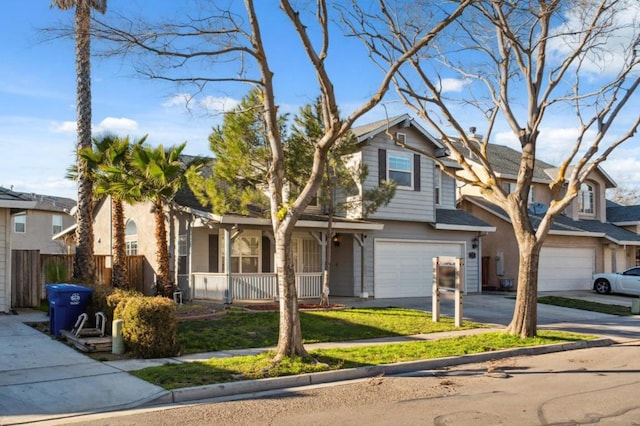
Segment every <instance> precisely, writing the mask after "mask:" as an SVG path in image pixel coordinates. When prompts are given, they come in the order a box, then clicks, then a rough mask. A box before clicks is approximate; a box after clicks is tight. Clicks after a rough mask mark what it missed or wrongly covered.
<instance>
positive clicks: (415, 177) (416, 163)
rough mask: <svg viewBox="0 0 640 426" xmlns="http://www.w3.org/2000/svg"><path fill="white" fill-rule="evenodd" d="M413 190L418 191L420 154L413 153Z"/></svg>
mask: <svg viewBox="0 0 640 426" xmlns="http://www.w3.org/2000/svg"><path fill="white" fill-rule="evenodd" d="M413 190H414V191H420V154H413Z"/></svg>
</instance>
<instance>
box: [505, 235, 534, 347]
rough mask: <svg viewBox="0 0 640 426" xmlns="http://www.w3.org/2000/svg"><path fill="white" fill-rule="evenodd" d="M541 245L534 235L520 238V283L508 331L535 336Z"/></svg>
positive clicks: (523, 335)
mask: <svg viewBox="0 0 640 426" xmlns="http://www.w3.org/2000/svg"><path fill="white" fill-rule="evenodd" d="M540 248H541V245H540V244H538V243H536V242H535V236H534V235H527V236H526V237H525V238H522V237H521V238H518V249H519V252H520V259H519V262H520V263H519V266H518V285H517V287H516V288H517V294H516V305H515V308H514V311H513V318H512V320H511V323H510V324H509V326H508V327H507V332H508V333H510V334H513V335H516V336H520V337H535V336H536V334H537V323H538V309H537V307H538V264H539V260H540Z"/></svg>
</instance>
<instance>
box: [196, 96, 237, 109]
mask: <svg viewBox="0 0 640 426" xmlns="http://www.w3.org/2000/svg"><path fill="white" fill-rule="evenodd" d="M239 103H240V101H238V100H236V99H233V98H230V97H228V96H226V97H215V96H206V97H205V98H204V99H202V100H201V101H200V102H199V104H200V105H201V106H202V107H203V108H204V109H206V110H207V111H209V112H228V111H231V110H232V109H234V108H235V107H237V106H238V104H239Z"/></svg>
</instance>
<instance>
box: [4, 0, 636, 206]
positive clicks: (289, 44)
mask: <svg viewBox="0 0 640 426" xmlns="http://www.w3.org/2000/svg"><path fill="white" fill-rule="evenodd" d="M257 3H260V6H263V5H267V4H271V3H272V2H268V3H266V2H265V3H262V2H257ZM49 4H50V2H49V0H45V1H33V0H28V1H21V2H15V1H14V2H7V4H5V5H3V13H2V14H0V26H1V28H2V33H3V35H4V41H5V42H4V43H3V52H2V54H3V59H2V65H0V144H2V147H3V148H4V149H3V153H4V155H3V158H2V160H1V161H0V164H2V167H0V186H4V187H12V186H13V189H14V190H16V191H23V192H37V193H43V194H49V195H58V196H64V197H70V198H76V189H75V185H74V183H73V182H71V181H69V180H67V179H65V178H64V175H65V172H66V169H67V167H68V166H69V165H71V164H72V163H73V161H74V152H73V151H74V147H75V143H76V135H75V119H76V109H75V93H76V86H75V62H74V61H75V59H74V43H73V41H72V40H54V41H48V42H43V41H42V38H43V36H42V34H41V33H39V31H38V29H39V28H44V27H51V26H56V25H59V24H60V23H61V22H65V21H66V22H71V20H72V18H73V12H72V11H66V12H62V11H60V10H58V9H50V8H49ZM183 4H184V3H183V2H158V1H153V2H152V1H150V0H129V1H127V0H112V1H109V2H108V4H107V6H108V8H107V13H122V14H125V15H126V14H128V13H130V11H131V10H135V11H136V12H138V13H141V14H149V13H158V14H163V13H169V14H171V13H175V12H176V11H175V10H169V9H168V8H171V7H174V8H175V7H176V5H178V6H180V5H183ZM36 8H37V9H38V10H37V11H36V10H35V9H36ZM264 25H265V26H266V27H267V28H268V31H266V32H265V34H267V36H266V38H265V43H267V44H268V45H270V46H273V47H272V48H271V49H272V50H271V53H272V57H271V59H272V60H273V61H274V63H275V64H286V66H287V69H289V70H294V71H295V72H289V73H286V74H285V73H283V74H282V76H281V77H280V74H278V71H277V70H278V69H279V68H277V65H276V66H274V69H276V84H277V87H276V88H277V100H278V102H279V104H280V107H281V112H290V113H295V112H296V111H297V110H298V108H299V107H300V106H302V105H304V104H306V103H308V102H310V101H311V100H312V99H313V98H314V97H315V96H316V94H317V92H316V89H315V86H313V85H311V82H312V81H313V80H314V75H313V72H312V71H311V73H309V71H310V68H309V67H308V66H307V65H306V63H305V62H304V61H303V60H301V59H298V58H297V57H296V56H295V55H296V54H297V53H294V52H300V50H299V49H298V46H297V45H296V44H297V39H296V38H295V37H294V34H293V33H292V31H291V30H290V29H289V27H290V26H289V24H288V23H287V22H286V20H285V18H284V17H283V15H282V13H281V12H280V11H279V10H277V9H276V10H275V12H274V13H272V14H271V15H269V17H268V19H267V20H265V21H264ZM293 46H295V47H293ZM330 57H331V61H332V62H331V64H332V66H331V67H330V72H332V73H333V75H334V76H335V81H334V83H335V88H336V93H337V97H338V100H339V102H340V108H341V110H342V111H343V112H350V111H351V110H353V108H354V107H355V106H357V105H359V104H360V103H361V102H362V101H363V100H364V99H366V98H367V97H368V96H370V95H371V94H373V93H374V92H375V90H376V89H377V85H378V84H379V76H380V73H379V71H378V70H377V69H376V68H375V67H373V66H372V65H371V64H370V63H369V62H368V59H367V57H366V54H365V52H364V51H363V49H362V47H361V46H360V45H359V44H358V42H357V41H355V40H345V39H340V40H338V38H335V39H333V44H332V50H331V52H330ZM354 64H357V65H355V66H354ZM92 77H93V78H92V91H93V129H94V134H98V133H100V132H104V131H110V132H113V133H116V134H119V135H130V136H131V137H134V138H136V137H141V136H143V135H145V134H148V135H149V137H148V139H147V141H148V142H149V143H150V144H152V145H157V144H161V143H162V144H164V145H171V144H177V143H181V142H184V141H187V142H188V144H187V149H186V152H187V153H189V154H200V155H209V154H210V151H209V148H208V142H207V136H208V134H209V133H210V130H211V127H212V126H216V125H218V124H220V122H221V115H220V111H221V110H222V109H230V108H231V107H233V105H234V104H235V102H236V101H237V100H238V99H240V98H241V97H242V96H243V95H244V94H245V93H246V91H247V90H248V87H246V86H244V87H240V86H238V85H233V86H220V87H217V88H215V89H214V88H211V89H210V90H207V92H206V93H203V94H200V95H198V97H197V98H196V99H195V100H194V102H193V103H192V104H191V105H192V107H193V108H192V110H191V111H187V109H186V108H185V104H184V99H185V97H186V90H185V89H184V88H179V87H176V86H174V85H172V84H169V83H162V82H158V81H150V80H147V79H145V78H144V77H140V76H137V75H136V74H135V73H134V71H133V70H132V68H131V67H130V63H129V61H128V60H123V59H121V58H111V59H105V58H94V59H93V62H92ZM449 83H450V84H451V89H452V90H457V89H459V88H460V81H457V80H451V81H449ZM635 102H636V107H635V108H633V111H635V112H631V114H636V115H637V114H638V111H639V110H640V105H638V101H637V96H636V100H635ZM385 108H386V113H388V114H389V115H396V114H398V113H403V112H409V111H408V110H406V109H405V108H403V107H402V106H401V105H400V104H399V103H398V102H397V101H395V100H394V97H393V96H389V97H388V98H386V99H385V101H384V107H382V106H381V107H378V108H376V109H375V110H374V111H372V112H371V113H369V114H368V115H367V116H366V117H365V118H364V120H361V121H360V123H363V122H366V121H373V120H378V119H381V118H383V117H384V115H385ZM564 123H565V120H563V117H561V116H556V117H554V120H552V121H550V125H549V126H547V127H546V129H545V132H548V133H547V135H550V136H552V137H554V140H557V141H564V140H566V141H570V140H571V136H572V134H574V133H575V132H574V131H573V130H572V129H571V127H567V126H566V125H565V124H564ZM465 124H466V125H467V126H478V128H479V129H481V128H482V123H477V122H469V123H465ZM494 142H496V143H502V144H506V145H511V146H514V140H513V138H512V136H511V135H510V134H509V131H508V129H506V127H503V128H498V129H497V132H496V134H495V138H494ZM557 146H558V145H556V147H557ZM541 148H543V147H541ZM540 157H541V158H542V159H543V160H547V161H549V162H557V160H559V158H558V154H557V152H554V149H553V148H547V149H544V148H543V149H541V151H540ZM638 159H640V143H639V141H638V138H637V137H636V138H635V139H634V140H633V141H630V142H628V143H627V144H626V145H625V146H624V147H622V149H620V150H619V151H618V152H617V153H616V154H615V155H614V156H613V157H612V158H611V160H610V161H608V162H607V163H605V164H604V169H605V170H606V171H607V172H608V173H609V174H610V175H611V176H612V177H613V178H614V180H616V181H617V182H618V183H620V184H622V185H625V186H629V185H635V186H640V167H638Z"/></svg>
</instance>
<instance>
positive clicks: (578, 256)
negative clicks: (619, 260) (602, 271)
mask: <svg viewBox="0 0 640 426" xmlns="http://www.w3.org/2000/svg"><path fill="white" fill-rule="evenodd" d="M594 267H595V252H594V249H593V248H575V247H571V248H558V247H543V248H542V251H541V252H540V264H539V268H538V291H560V290H589V289H590V288H591V275H592V274H593V271H594Z"/></svg>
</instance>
